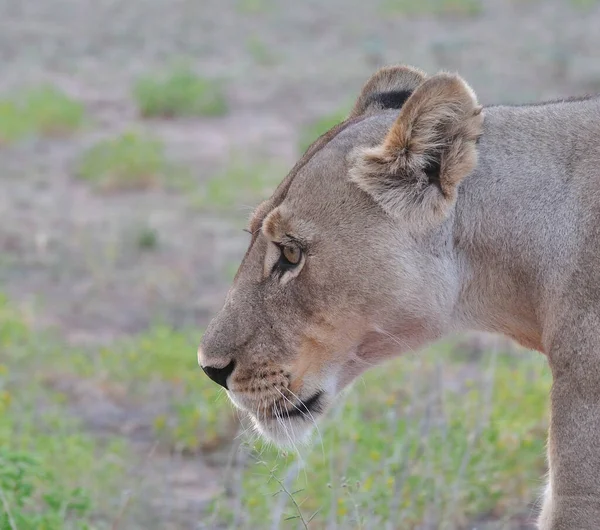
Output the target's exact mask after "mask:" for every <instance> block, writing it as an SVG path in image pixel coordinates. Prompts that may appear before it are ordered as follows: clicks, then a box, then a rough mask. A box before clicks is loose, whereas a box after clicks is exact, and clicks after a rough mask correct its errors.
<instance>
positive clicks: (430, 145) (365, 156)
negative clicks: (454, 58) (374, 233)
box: [351, 73, 483, 220]
mask: <svg viewBox="0 0 600 530" xmlns="http://www.w3.org/2000/svg"><path fill="white" fill-rule="evenodd" d="M481 110H482V107H481V106H480V105H479V104H478V103H477V98H476V96H475V93H474V92H473V90H471V88H470V87H469V86H468V85H467V83H466V82H465V81H464V80H463V79H461V78H460V77H459V76H457V75H451V74H445V73H441V74H437V75H435V76H433V77H430V78H429V79H427V80H425V81H424V82H423V83H422V84H421V85H419V86H418V87H417V88H416V89H415V91H414V92H413V93H412V94H411V96H410V97H409V98H408V99H407V101H406V103H405V104H404V105H403V107H402V110H401V111H400V113H399V115H398V118H397V119H396V121H395V122H394V124H393V125H392V127H391V128H390V129H389V131H388V133H387V135H386V137H385V139H384V141H383V143H382V144H380V145H378V146H376V147H372V148H364V149H362V150H360V151H358V153H357V155H356V157H355V159H354V164H353V167H352V168H351V178H352V180H353V181H354V182H355V183H356V184H357V185H358V186H359V187H360V188H361V189H362V190H364V191H365V192H367V193H368V194H369V195H371V196H372V197H373V199H375V201H376V202H377V203H379V205H380V206H381V207H382V208H383V209H384V210H385V211H386V212H388V213H389V214H391V215H394V216H406V215H407V214H408V215H412V214H415V213H416V214H417V215H418V217H417V219H421V220H423V215H425V216H429V218H430V219H431V218H432V217H431V216H432V215H433V216H434V217H437V218H440V217H443V216H445V215H446V214H447V212H448V209H449V208H450V207H451V206H452V205H453V204H454V201H455V199H456V190H457V187H458V184H459V183H460V181H461V180H462V179H463V178H464V177H465V176H466V175H468V174H469V173H470V172H471V171H472V170H473V169H474V168H475V165H476V164H477V150H476V145H475V144H476V141H477V139H478V138H479V136H480V134H481V131H482V124H483V114H482V112H481Z"/></svg>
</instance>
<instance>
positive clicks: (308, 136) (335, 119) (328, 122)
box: [298, 109, 348, 153]
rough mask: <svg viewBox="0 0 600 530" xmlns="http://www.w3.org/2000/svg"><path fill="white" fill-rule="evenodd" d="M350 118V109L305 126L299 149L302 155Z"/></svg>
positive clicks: (302, 130) (301, 133)
mask: <svg viewBox="0 0 600 530" xmlns="http://www.w3.org/2000/svg"><path fill="white" fill-rule="evenodd" d="M347 117H348V109H343V110H338V111H336V112H332V113H331V114H327V115H325V116H322V117H321V118H319V119H317V120H315V121H313V122H311V123H309V124H308V125H306V126H304V127H303V128H302V129H301V131H300V141H299V145H298V148H299V150H300V152H301V153H304V152H305V151H306V150H307V149H308V148H309V147H310V146H311V144H312V143H313V142H314V141H315V140H316V139H317V138H319V136H321V135H322V134H325V133H326V132H327V131H328V130H329V129H332V128H333V127H335V126H336V125H337V124H338V123H341V122H343V121H344V120H345V119H346V118H347Z"/></svg>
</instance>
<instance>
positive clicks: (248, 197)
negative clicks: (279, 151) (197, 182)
mask: <svg viewBox="0 0 600 530" xmlns="http://www.w3.org/2000/svg"><path fill="white" fill-rule="evenodd" d="M285 172H286V170H285V169H284V168H283V167H281V166H279V165H277V164H274V163H270V162H256V161H249V160H248V159H247V158H246V157H244V156H240V155H233V156H232V157H231V158H230V162H229V164H228V165H227V167H226V168H224V169H223V170H222V171H220V172H218V173H217V174H216V175H214V176H213V177H212V178H210V179H209V180H208V181H207V182H206V184H205V185H204V187H203V188H202V190H200V194H199V195H198V196H197V198H196V203H197V205H198V206H199V207H201V208H206V207H213V208H224V207H227V206H231V205H234V204H238V203H239V201H241V200H245V201H247V204H248V205H250V204H253V203H255V202H257V201H258V200H259V199H260V198H261V197H267V196H269V195H270V194H271V193H272V192H273V190H274V189H275V187H276V186H277V185H278V184H279V182H281V179H282V178H283V176H284V175H285Z"/></svg>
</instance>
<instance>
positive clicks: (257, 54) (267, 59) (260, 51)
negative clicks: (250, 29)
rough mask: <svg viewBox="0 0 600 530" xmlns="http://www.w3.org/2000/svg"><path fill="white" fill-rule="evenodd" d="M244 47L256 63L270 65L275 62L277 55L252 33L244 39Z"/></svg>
mask: <svg viewBox="0 0 600 530" xmlns="http://www.w3.org/2000/svg"><path fill="white" fill-rule="evenodd" d="M246 49H247V50H248V52H249V53H250V55H252V57H253V58H254V60H255V61H256V62H257V64H260V65H261V66H271V65H274V64H275V63H276V62H277V56H276V55H275V53H274V51H273V49H272V48H270V47H269V46H268V45H267V44H266V43H265V42H264V41H263V40H262V39H261V38H260V37H259V36H258V35H253V36H252V37H250V38H249V39H248V40H247V41H246Z"/></svg>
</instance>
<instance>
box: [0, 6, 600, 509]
mask: <svg viewBox="0 0 600 530" xmlns="http://www.w3.org/2000/svg"><path fill="white" fill-rule="evenodd" d="M386 5H389V2H388V3H386V2H365V1H361V0H327V1H320V2H317V1H316V0H307V1H305V2H297V1H294V0H278V1H276V0H256V1H249V0H247V1H237V2H236V1H233V0H202V1H198V0H128V1H126V2H116V1H114V0H30V1H28V2H17V1H15V0H0V57H1V64H2V68H1V73H0V88H2V89H5V90H10V89H19V88H21V87H23V86H29V85H37V84H39V83H41V82H45V81H51V82H52V83H55V84H56V85H58V86H59V87H61V88H62V89H64V90H65V91H67V92H68V93H69V94H71V95H73V96H74V97H76V98H78V99H80V100H82V101H84V102H85V105H86V108H87V111H88V114H89V115H90V116H91V118H92V120H93V126H90V127H88V128H87V130H86V131H84V132H83V133H81V134H78V135H77V136H76V137H74V138H70V139H47V140H43V139H37V140H32V141H30V142H27V143H24V144H23V143H21V144H18V145H15V146H7V147H3V148H1V149H0V285H1V286H2V290H3V291H5V292H6V293H7V294H8V295H9V296H10V297H11V298H12V299H13V300H15V301H17V302H18V303H19V304H22V305H24V306H33V307H35V311H34V312H33V313H34V315H35V318H36V322H37V323H38V324H39V325H40V326H48V325H50V326H54V327H57V328H58V329H59V330H60V332H61V333H62V334H63V335H64V337H66V338H67V339H68V340H69V341H71V342H73V343H85V344H89V343H97V342H108V341H111V340H113V339H114V338H116V337H121V336H124V335H128V334H133V333H137V332H140V331H142V330H144V329H145V328H147V327H148V326H149V325H150V324H151V323H152V322H155V321H157V320H162V321H166V322H169V323H171V324H173V325H174V326H177V327H179V326H189V325H195V326H197V327H198V328H199V329H201V328H202V327H203V326H204V325H206V323H207V321H208V319H209V317H210V315H211V314H212V313H213V312H214V311H215V310H216V309H217V308H218V307H219V305H220V303H221V302H222V299H223V296H224V293H225V291H226V289H227V286H228V283H229V279H230V274H229V273H228V272H227V271H228V270H231V267H232V264H233V263H235V262H236V261H237V260H239V258H240V257H241V255H242V253H243V251H244V249H245V244H246V242H247V236H246V234H244V233H243V232H242V230H241V229H242V228H243V226H244V222H243V216H244V214H245V213H244V208H243V205H239V206H238V205H236V206H235V207H234V208H232V212H231V214H227V215H225V214H223V213H218V212H216V211H215V210H214V209H211V208H209V207H205V208H202V207H198V205H196V204H194V203H193V201H190V198H189V196H187V195H186V194H184V193H177V192H173V191H165V190H160V189H156V190H151V191H146V192H135V193H119V194H109V195H106V194H99V193H97V192H95V191H93V190H92V189H91V188H90V187H89V186H87V185H86V184H85V183H83V182H81V181H78V180H77V179H75V178H74V176H73V167H74V162H75V160H76V158H77V156H78V155H79V154H80V153H81V151H82V149H84V148H85V147H86V146H88V145H90V144H91V143H92V142H93V141H95V140H96V139H98V138H99V137H104V136H110V135H113V134H115V133H117V132H120V131H123V130H125V129H129V128H131V127H132V126H135V127H140V128H142V129H145V130H149V131H151V132H152V133H153V134H156V135H158V136H159V137H161V138H162V139H163V140H164V141H165V143H166V145H167V148H168V152H169V155H170V156H171V158H172V159H173V160H176V161H178V162H180V163H183V164H185V165H186V166H187V167H189V168H190V170H191V172H192V174H193V177H194V180H195V181H196V182H197V184H198V186H201V185H202V183H203V182H206V180H207V179H208V178H210V177H211V176H213V175H214V174H216V173H217V172H218V171H219V170H220V169H221V168H223V167H226V166H227V163H228V161H229V160H230V158H231V156H232V155H233V153H238V152H242V153H250V154H251V155H252V156H256V157H257V158H259V157H260V158H264V157H265V156H266V157H269V159H272V160H274V161H276V162H277V163H280V164H282V165H283V166H291V164H292V163H293V162H294V160H295V158H296V157H297V156H298V155H299V152H298V137H299V134H300V131H301V128H302V126H303V125H306V124H308V123H310V122H311V121H312V120H314V119H315V118H318V117H319V116H321V115H323V114H326V113H330V112H332V111H334V110H338V109H340V108H341V107H344V106H347V105H348V104H349V103H350V102H351V101H352V98H353V97H354V96H355V95H356V93H357V91H358V90H359V88H360V86H361V85H362V83H363V82H364V81H365V80H366V78H367V77H368V76H369V75H370V74H371V73H372V72H373V70H374V69H375V68H376V67H377V66H378V65H381V64H387V63H398V62H401V63H409V64H414V65H416V66H419V67H421V68H422V69H424V70H426V71H430V72H433V71H436V70H439V69H450V70H458V71H459V72H460V73H461V74H462V75H463V76H464V77H465V78H466V79H467V80H468V81H469V82H470V83H471V85H472V86H473V87H474V89H475V91H476V92H477V93H478V95H479V97H480V100H481V101H482V102H483V103H484V104H485V103H498V102H527V101H534V100H538V99H544V98H554V97H562V96H568V95H578V94H583V93H588V92H591V91H595V90H596V89H598V88H600V62H599V61H598V60H597V50H598V49H600V32H599V31H598V23H599V21H600V8H599V7H597V6H596V4H593V5H591V6H590V7H588V8H586V9H579V8H576V7H574V6H573V5H572V3H571V2H569V1H568V0H547V1H542V0H540V1H536V0H497V1H495V0H484V2H483V10H482V12H481V13H479V14H477V15H476V16H472V17H465V16H461V15H460V14H455V15H452V14H450V15H444V16H438V15H436V14H434V13H432V14H424V15H417V16H406V15H405V14H403V13H402V12H401V11H397V12H396V11H393V10H391V9H390V8H389V7H388V8H385V6H386ZM257 42H258V43H260V47H259V51H257V45H256V44H255V43H257ZM260 50H262V51H260ZM259 52H260V53H259ZM259 55H260V56H259ZM179 59H186V60H189V61H190V62H191V64H193V65H194V67H195V68H196V69H197V70H198V71H199V72H201V73H202V75H204V76H206V77H211V78H219V79H223V80H224V81H225V83H226V91H227V99H228V102H229V107H230V110H229V112H228V113H227V115H225V116H223V117H218V118H203V119H185V120H173V121H147V120H146V121H143V122H142V120H140V119H139V118H138V116H137V113H136V109H135V105H134V102H133V100H132V96H131V87H132V85H133V82H134V81H135V79H136V78H137V77H138V76H139V75H140V74H143V73H147V72H156V71H163V70H164V69H165V68H166V67H168V65H170V64H171V63H172V62H173V61H174V60H179ZM283 176H284V175H283V173H282V175H281V177H282V178H283ZM138 226H150V227H152V228H153V229H154V230H155V231H156V232H157V234H158V242H159V243H158V246H157V248H156V249H154V250H152V251H151V252H144V251H142V250H140V249H139V247H138V246H137V245H136V244H135V243H134V241H133V239H134V238H135V230H136V227H138ZM84 409H85V407H84ZM82 415H84V416H85V410H83V411H82ZM198 465H203V464H202V462H199V463H198ZM178 472H179V476H178V477H176V478H177V479H178V480H180V481H181V482H182V483H189V482H190V481H191V482H192V483H193V482H194V481H193V479H192V478H189V476H188V475H189V474H190V473H191V472H190V470H189V467H185V466H183V467H182V469H180V470H179V471H178ZM202 473H203V475H202V476H203V477H205V480H206V484H205V485H204V486H206V487H204V486H203V488H204V489H203V491H204V492H205V493H206V492H207V491H209V490H210V489H211V488H212V487H213V486H211V485H209V484H216V483H217V480H216V478H215V479H214V480H212V479H209V478H208V477H211V476H213V475H214V474H215V473H214V472H213V471H210V470H208V468H206V469H205V468H203V471H202ZM188 479H189V480H188ZM186 480H187V481H188V482H186ZM198 488H199V486H198V484H197V483H194V484H192V486H190V487H188V488H187V489H185V488H184V490H182V491H184V493H182V494H181V496H180V499H183V500H181V502H183V503H184V504H185V502H186V498H187V497H186V496H188V497H189V496H191V497H194V501H193V502H197V500H198V498H199V497H202V495H203V494H201V493H200V490H199V489H198ZM207 495H208V493H207ZM190 502H191V501H190Z"/></svg>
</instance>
